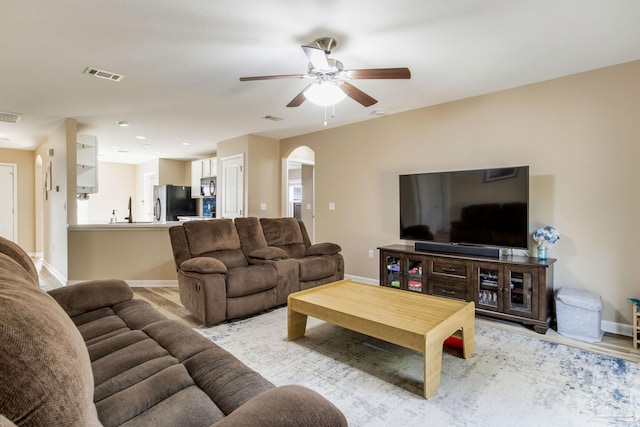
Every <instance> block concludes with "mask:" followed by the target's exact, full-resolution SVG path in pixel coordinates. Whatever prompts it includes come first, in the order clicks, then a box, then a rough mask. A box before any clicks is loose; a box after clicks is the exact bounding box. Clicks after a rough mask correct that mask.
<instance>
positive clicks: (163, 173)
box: [158, 159, 191, 187]
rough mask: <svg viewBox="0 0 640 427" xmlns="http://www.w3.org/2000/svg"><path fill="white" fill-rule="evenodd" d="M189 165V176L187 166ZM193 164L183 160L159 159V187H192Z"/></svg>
mask: <svg viewBox="0 0 640 427" xmlns="http://www.w3.org/2000/svg"><path fill="white" fill-rule="evenodd" d="M187 163H189V170H188V172H189V176H187V170H186V164H187ZM190 174H191V163H190V162H185V161H183V160H172V159H158V185H188V186H189V187H190V186H191V175H190Z"/></svg>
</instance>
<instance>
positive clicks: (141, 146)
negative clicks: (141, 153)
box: [138, 144, 151, 148]
mask: <svg viewBox="0 0 640 427" xmlns="http://www.w3.org/2000/svg"><path fill="white" fill-rule="evenodd" d="M138 147H140V148H149V147H151V144H140V145H139V146H138Z"/></svg>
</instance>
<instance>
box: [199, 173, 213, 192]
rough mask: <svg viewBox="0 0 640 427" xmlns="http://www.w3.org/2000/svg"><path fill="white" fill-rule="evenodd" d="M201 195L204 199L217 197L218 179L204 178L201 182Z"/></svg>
mask: <svg viewBox="0 0 640 427" xmlns="http://www.w3.org/2000/svg"><path fill="white" fill-rule="evenodd" d="M200 195H201V196H202V197H215V195H216V177H215V176H213V177H210V178H202V179H201V180H200Z"/></svg>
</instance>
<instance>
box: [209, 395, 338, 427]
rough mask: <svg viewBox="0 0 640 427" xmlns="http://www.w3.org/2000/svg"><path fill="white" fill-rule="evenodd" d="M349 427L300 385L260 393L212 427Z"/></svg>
mask: <svg viewBox="0 0 640 427" xmlns="http://www.w3.org/2000/svg"><path fill="white" fill-rule="evenodd" d="M213 426H215V427H246V426H251V427H271V426H278V427H288V426H291V427H302V426H313V427H334V426H335V427H338V426H347V420H346V418H345V417H344V415H343V414H342V412H340V410H339V409H338V408H337V407H336V406H335V405H334V404H333V403H331V402H329V401H328V400H327V399H325V398H324V397H322V396H321V395H319V394H318V393H316V392H315V391H313V390H311V389H308V388H306V387H302V386H299V385H287V386H282V387H276V388H273V389H271V390H267V391H265V392H264V393H260V394H259V395H257V396H256V397H254V398H253V399H251V400H249V401H248V402H246V403H244V404H243V405H242V406H240V407H239V408H238V409H236V410H235V411H233V412H232V413H230V414H229V415H227V416H226V417H224V418H223V419H221V420H220V421H218V422H216V423H215V424H212V427H213Z"/></svg>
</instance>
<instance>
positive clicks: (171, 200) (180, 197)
mask: <svg viewBox="0 0 640 427" xmlns="http://www.w3.org/2000/svg"><path fill="white" fill-rule="evenodd" d="M153 199H154V200H155V202H154V204H153V218H154V220H155V221H157V222H167V221H177V220H178V216H195V215H197V206H196V199H192V198H191V187H184V186H177V185H155V186H154V187H153Z"/></svg>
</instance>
